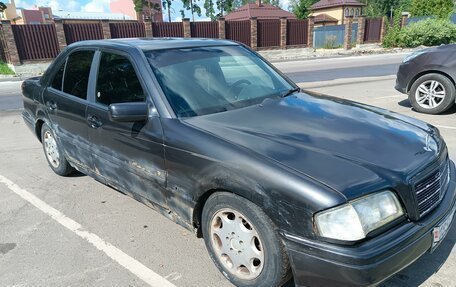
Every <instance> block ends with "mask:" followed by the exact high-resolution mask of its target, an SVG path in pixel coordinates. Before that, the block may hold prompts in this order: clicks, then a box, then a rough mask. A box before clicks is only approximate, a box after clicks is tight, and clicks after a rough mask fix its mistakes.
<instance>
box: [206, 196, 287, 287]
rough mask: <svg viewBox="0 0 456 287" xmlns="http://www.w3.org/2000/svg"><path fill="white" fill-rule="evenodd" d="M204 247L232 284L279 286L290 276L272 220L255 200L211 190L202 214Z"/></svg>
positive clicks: (283, 250) (285, 257)
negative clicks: (211, 193) (253, 201)
mask: <svg viewBox="0 0 456 287" xmlns="http://www.w3.org/2000/svg"><path fill="white" fill-rule="evenodd" d="M202 227H203V236H204V241H205V243H206V248H207V249H208V251H209V254H210V256H211V258H212V260H213V261H214V263H215V265H216V266H217V268H218V269H219V270H220V271H221V272H222V274H223V275H224V276H225V277H226V278H227V279H228V280H230V281H231V282H232V283H233V284H234V285H236V286H246V287H247V286H249V287H250V286H258V287H262V286H264V287H266V286H267V287H273V286H282V284H284V283H285V282H286V281H287V280H288V279H290V277H291V269H290V263H289V260H288V256H287V253H286V250H285V246H284V245H283V243H282V241H281V240H280V238H279V237H278V234H277V232H276V230H275V228H274V224H273V223H272V221H271V220H270V219H269V217H268V216H267V215H266V214H265V213H264V212H263V211H262V210H261V209H260V208H259V207H258V206H257V205H255V204H253V203H252V202H250V201H248V200H245V199H243V198H241V197H239V196H236V195H234V194H231V193H225V192H223V193H215V194H213V195H212V196H211V197H210V198H209V199H208V200H207V202H206V204H205V205H204V209H203V215H202Z"/></svg>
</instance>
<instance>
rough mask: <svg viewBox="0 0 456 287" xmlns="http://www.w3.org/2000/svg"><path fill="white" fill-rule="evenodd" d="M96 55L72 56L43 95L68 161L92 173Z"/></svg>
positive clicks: (87, 52) (88, 52) (89, 52)
mask: <svg viewBox="0 0 456 287" xmlns="http://www.w3.org/2000/svg"><path fill="white" fill-rule="evenodd" d="M94 55H95V51H94V50H76V51H74V52H72V53H71V54H70V55H69V56H68V57H67V58H66V59H64V60H62V62H61V63H59V65H60V66H59V68H58V70H57V72H56V73H55V74H54V75H53V77H52V80H51V81H50V82H49V86H48V87H47V88H46V89H45V91H44V93H43V102H44V104H45V105H46V110H47V114H48V118H49V119H50V121H51V125H52V127H51V128H52V129H53V130H54V132H55V133H56V135H57V138H58V140H60V142H61V143H62V146H63V148H64V150H65V156H66V158H67V160H69V161H70V162H71V163H72V164H73V165H76V166H77V167H78V168H79V169H83V170H84V171H87V172H88V171H90V170H91V169H92V160H91V152H90V144H89V142H88V133H87V131H88V128H87V123H86V110H87V98H88V97H87V95H88V86H89V79H90V73H91V69H92V62H93V58H94Z"/></svg>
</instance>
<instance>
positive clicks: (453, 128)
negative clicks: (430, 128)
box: [434, 125, 456, 130]
mask: <svg viewBox="0 0 456 287" xmlns="http://www.w3.org/2000/svg"><path fill="white" fill-rule="evenodd" d="M434 126H436V127H438V128H442V129H450V130H456V127H450V126H441V125H434Z"/></svg>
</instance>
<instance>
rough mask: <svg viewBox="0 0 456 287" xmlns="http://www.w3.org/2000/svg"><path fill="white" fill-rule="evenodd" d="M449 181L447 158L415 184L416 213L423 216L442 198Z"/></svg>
mask: <svg viewBox="0 0 456 287" xmlns="http://www.w3.org/2000/svg"><path fill="white" fill-rule="evenodd" d="M448 181H449V160H448V159H447V160H445V161H444V163H443V164H442V165H441V166H440V167H439V169H437V170H436V171H434V172H432V173H431V174H430V175H428V176H427V177H425V178H424V179H423V180H421V181H420V182H418V183H417V184H416V185H415V195H416V201H417V204H418V213H419V215H420V217H423V216H424V215H426V214H427V213H429V212H430V211H431V210H433V209H434V208H435V207H436V206H437V205H438V204H439V203H440V201H441V200H442V198H443V196H444V192H445V190H446V188H447V185H448Z"/></svg>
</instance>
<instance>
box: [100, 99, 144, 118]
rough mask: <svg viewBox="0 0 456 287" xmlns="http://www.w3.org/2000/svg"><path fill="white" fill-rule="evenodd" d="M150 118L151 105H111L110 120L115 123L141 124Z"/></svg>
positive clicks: (142, 103)
mask: <svg viewBox="0 0 456 287" xmlns="http://www.w3.org/2000/svg"><path fill="white" fill-rule="evenodd" d="M148 117H149V105H148V104H147V103H146V102H141V103H120V104H111V105H109V119H110V120H111V121H114V122H141V121H145V120H147V118H148Z"/></svg>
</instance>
